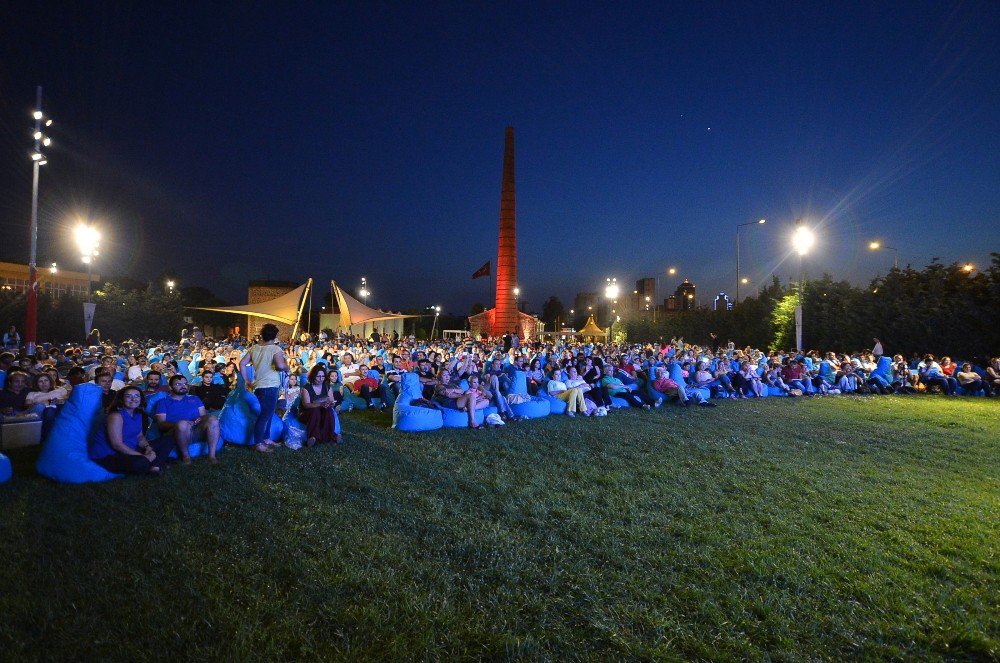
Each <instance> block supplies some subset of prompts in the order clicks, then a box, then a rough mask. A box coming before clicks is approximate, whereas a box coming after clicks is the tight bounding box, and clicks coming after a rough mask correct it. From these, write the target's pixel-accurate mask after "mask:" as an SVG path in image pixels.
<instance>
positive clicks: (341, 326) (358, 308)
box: [319, 281, 420, 338]
mask: <svg viewBox="0 0 1000 663" xmlns="http://www.w3.org/2000/svg"><path fill="white" fill-rule="evenodd" d="M330 293H331V294H332V299H333V302H334V306H335V307H336V309H337V312H335V313H324V314H321V315H320V316H319V325H320V329H332V330H333V331H334V332H342V333H344V334H349V335H351V336H360V337H362V338H367V337H368V336H369V335H370V334H371V333H372V331H377V332H378V333H380V334H392V332H397V333H399V335H400V336H405V335H406V333H405V329H404V327H403V326H404V324H405V321H406V319H407V318H419V317H420V316H419V315H404V314H402V313H393V312H392V311H383V310H381V309H377V308H372V307H370V306H368V305H366V304H362V303H361V302H359V301H358V300H357V299H355V298H354V297H352V296H351V295H350V294H348V292H347V291H346V290H344V289H343V288H341V287H340V286H339V285H337V282H336V281H330Z"/></svg>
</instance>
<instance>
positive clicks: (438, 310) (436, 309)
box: [431, 306, 441, 340]
mask: <svg viewBox="0 0 1000 663" xmlns="http://www.w3.org/2000/svg"><path fill="white" fill-rule="evenodd" d="M431 309H433V311H434V324H432V325H431V340H434V330H435V329H437V324H438V316H439V315H441V307H440V306H432V307H431Z"/></svg>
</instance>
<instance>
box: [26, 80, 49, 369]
mask: <svg viewBox="0 0 1000 663" xmlns="http://www.w3.org/2000/svg"><path fill="white" fill-rule="evenodd" d="M33 117H34V118H35V130H34V132H32V138H34V139H35V148H34V150H33V151H32V152H31V164H32V166H31V170H32V173H31V253H30V255H29V258H28V301H27V312H26V315H25V318H26V320H25V324H24V337H25V338H24V342H25V345H26V346H27V351H28V354H29V355H33V354H35V336H36V335H37V334H38V292H37V290H38V283H37V279H38V174H39V169H40V168H41V167H42V166H44V165H45V163H46V159H45V154H43V153H42V147H48V146H49V145H50V144H51V143H52V141H51V140H50V139H49V138H47V137H46V136H44V135H43V134H42V119H43V118H44V117H45V116H44V115H43V114H42V86H41V85H39V86H38V95H37V104H36V105H35V112H34V114H33ZM51 125H52V120H45V126H46V127H48V126H51Z"/></svg>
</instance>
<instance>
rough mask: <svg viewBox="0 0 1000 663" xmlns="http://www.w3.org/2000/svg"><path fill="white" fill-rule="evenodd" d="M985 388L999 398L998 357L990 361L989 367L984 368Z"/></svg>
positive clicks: (999, 369)
mask: <svg viewBox="0 0 1000 663" xmlns="http://www.w3.org/2000/svg"><path fill="white" fill-rule="evenodd" d="M986 386H987V387H989V388H990V391H991V392H992V393H993V394H994V395H996V396H1000V357H993V358H992V359H990V365H989V366H987V367H986Z"/></svg>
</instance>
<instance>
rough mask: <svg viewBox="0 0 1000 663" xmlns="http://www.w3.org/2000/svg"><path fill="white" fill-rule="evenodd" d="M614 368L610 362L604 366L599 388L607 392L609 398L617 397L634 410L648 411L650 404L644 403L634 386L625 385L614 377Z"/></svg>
mask: <svg viewBox="0 0 1000 663" xmlns="http://www.w3.org/2000/svg"><path fill="white" fill-rule="evenodd" d="M614 373H615V367H614V365H613V364H612V363H611V362H606V363H605V364H604V377H602V378H601V386H603V387H604V388H605V389H607V390H608V395H609V396H612V397H614V396H617V397H618V398H621V399H622V400H624V401H625V402H626V403H628V404H629V405H631V406H632V407H635V408H642V409H643V410H648V409H649V408H650V405H651V404H650V403H647V402H645V401H644V400H643V399H642V397H641V396H640V395H639V394H638V393H637V392H636V391H635V387H634V385H626V384H624V383H623V382H622V381H621V379H619V378H617V377H615V375H614Z"/></svg>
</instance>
